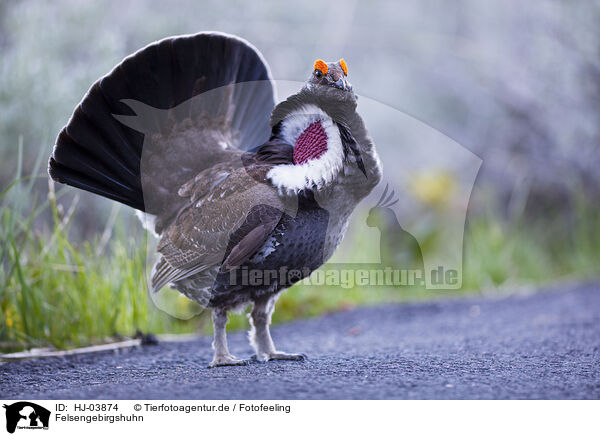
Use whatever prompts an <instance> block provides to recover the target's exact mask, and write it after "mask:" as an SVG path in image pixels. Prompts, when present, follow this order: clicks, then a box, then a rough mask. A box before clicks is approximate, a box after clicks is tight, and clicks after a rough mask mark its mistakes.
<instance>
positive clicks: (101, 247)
mask: <svg viewBox="0 0 600 436" xmlns="http://www.w3.org/2000/svg"><path fill="white" fill-rule="evenodd" d="M19 150H22V147H19ZM20 156H21V153H19V165H18V166H17V168H21V164H20V162H21V158H20ZM39 167H40V162H38V163H37V164H36V169H35V172H34V174H36V173H39ZM39 178H41V179H45V178H46V176H45V175H42V176H39ZM39 178H37V179H38V182H39ZM16 180H17V181H16V182H14V183H13V184H11V185H10V186H8V187H7V188H5V189H4V190H3V191H1V192H0V224H1V227H0V240H1V242H2V243H1V245H0V259H1V263H0V307H1V308H2V311H1V318H0V349H2V350H4V351H8V350H17V349H22V348H27V347H39V346H54V347H57V348H69V347H74V346H81V345H86V344H90V343H99V342H106V341H110V340H113V339H114V338H118V337H119V336H120V335H133V334H134V332H136V331H137V330H140V331H143V332H152V333H189V332H195V331H201V332H205V333H209V332H210V323H209V322H208V317H207V313H206V312H203V313H201V314H200V316H196V317H192V318H191V319H189V320H184V319H179V318H177V317H172V316H169V315H168V314H167V313H166V312H170V313H179V314H183V315H187V314H188V312H190V311H192V310H193V309H194V307H193V305H192V304H190V303H189V302H188V300H186V299H185V298H184V297H182V296H180V295H179V294H178V293H177V292H175V291H164V290H163V291H162V292H161V293H160V301H161V307H165V308H166V309H167V310H166V311H163V310H160V309H158V308H157V306H156V305H155V304H154V303H153V302H152V301H151V299H150V298H149V296H148V292H147V285H146V276H147V256H146V244H145V241H144V239H143V238H144V236H142V235H143V232H133V233H132V232H131V230H130V229H131V228H136V229H139V225H138V224H137V223H136V222H134V220H135V217H133V215H132V214H129V213H124V212H123V211H125V210H126V208H122V209H121V208H119V207H118V206H115V209H114V210H113V213H112V218H111V219H109V222H108V224H107V228H106V230H105V231H104V232H103V233H102V234H100V235H98V236H97V237H95V238H93V239H91V240H88V241H85V242H82V243H79V244H75V243H73V242H72V241H71V238H70V237H69V228H70V226H71V223H72V222H73V221H75V220H77V206H76V204H71V205H70V206H69V207H67V208H66V209H67V210H66V211H62V209H61V208H60V207H59V206H58V205H57V199H56V198H57V197H60V196H61V194H62V193H63V192H65V190H61V191H59V192H57V193H56V194H55V193H54V189H53V185H51V187H50V190H49V192H50V194H49V195H48V196H47V198H42V199H35V196H34V194H33V193H34V192H36V189H34V183H35V182H36V178H34V177H23V176H22V174H21V173H20V170H17V174H16ZM66 189H69V188H66ZM44 214H46V216H51V218H50V219H49V220H45V221H44V222H43V223H41V224H40V223H39V222H37V221H39V219H40V217H42V216H43V215H44ZM491 216H492V214H490V215H488V216H479V217H476V218H473V219H471V220H470V222H469V224H468V226H467V230H466V233H465V244H464V266H463V289H462V290H461V291H460V292H463V293H464V292H481V290H485V289H502V288H507V289H511V288H512V287H514V286H515V285H531V284H536V285H537V284H543V283H550V282H553V281H556V280H565V279H568V280H574V279H583V278H589V277H598V276H599V275H600V270H599V265H600V211H599V210H598V209H597V208H593V207H591V206H589V205H588V204H586V202H585V201H583V200H581V201H579V202H578V204H577V205H576V206H575V207H574V208H573V210H572V211H571V213H570V214H568V215H565V214H562V215H557V216H553V217H552V216H548V217H545V218H540V219H538V220H536V221H535V222H532V221H530V220H526V219H516V220H515V219H513V220H498V219H496V218H491ZM48 223H49V226H48ZM44 224H45V225H44ZM45 227H46V228H45ZM440 295H447V293H440V292H439V291H427V290H424V289H419V288H411V287H397V288H393V287H373V288H370V289H364V288H352V289H342V288H340V287H334V288H332V287H327V286H314V285H313V286H305V285H303V284H298V285H296V286H294V287H293V288H292V289H290V290H289V291H287V292H285V293H284V294H283V296H282V297H281V298H280V300H279V302H278V303H277V310H276V311H275V315H274V319H273V320H274V322H276V323H277V322H283V321H289V320H292V319H296V318H304V317H311V316H317V315H319V314H322V313H326V312H330V311H337V310H343V309H345V308H349V307H354V306H358V305H371V304H382V303H385V302H402V301H414V300H423V299H431V298H436V297H439V296H440ZM180 318H181V316H180ZM247 325H248V323H247V320H246V318H245V316H244V315H243V314H242V315H233V316H232V317H231V322H230V328H232V329H236V328H246V327H247Z"/></svg>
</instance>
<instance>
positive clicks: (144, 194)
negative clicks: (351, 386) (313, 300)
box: [48, 32, 382, 367]
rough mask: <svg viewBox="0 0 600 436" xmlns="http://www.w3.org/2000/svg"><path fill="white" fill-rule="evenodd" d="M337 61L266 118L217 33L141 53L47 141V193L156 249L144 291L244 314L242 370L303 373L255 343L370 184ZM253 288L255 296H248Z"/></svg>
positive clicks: (258, 64) (363, 145) (217, 357)
mask: <svg viewBox="0 0 600 436" xmlns="http://www.w3.org/2000/svg"><path fill="white" fill-rule="evenodd" d="M356 109H357V96H356V94H355V92H354V90H353V87H352V85H351V84H350V82H349V81H348V66H347V64H346V62H345V61H344V60H343V59H340V60H339V61H335V62H325V61H323V60H321V59H319V60H317V61H315V62H314V64H313V68H312V71H311V73H310V76H309V78H308V80H307V81H306V82H305V83H304V84H303V85H302V86H301V88H300V89H299V90H298V91H297V92H296V93H294V94H292V95H290V96H289V97H288V98H286V99H284V100H282V101H281V102H279V103H277V102H276V91H275V81H274V80H273V78H272V76H271V72H270V69H269V66H268V65H267V63H266V61H265V59H264V57H263V55H262V54H261V53H260V52H259V51H258V49H257V48H256V47H254V46H253V45H252V44H250V43H249V42H248V41H246V40H244V39H242V38H240V37H237V36H235V35H230V34H225V33H221V32H200V33H196V34H192V35H181V36H173V37H168V38H165V39H162V40H160V41H157V42H154V43H152V44H150V45H148V46H146V47H144V48H142V49H140V50H138V51H137V52H135V53H133V54H132V55H130V56H128V57H126V58H125V59H124V60H123V61H122V62H121V63H119V64H118V65H116V66H115V67H114V68H113V69H112V71H110V72H109V73H108V74H106V75H105V76H103V77H102V78H100V79H99V80H98V81H96V82H95V83H94V84H93V85H92V86H91V88H90V89H89V91H88V92H87V93H86V95H85V96H84V97H83V99H82V101H81V102H80V103H79V105H78V106H77V107H76V108H75V110H74V112H73V114H72V115H71V118H70V119H69V121H68V123H67V124H66V126H65V127H64V128H63V129H62V130H61V131H60V133H59V134H58V136H57V139H56V142H55V145H54V148H53V151H52V155H51V156H50V159H49V164H48V172H49V176H50V177H51V179H53V180H54V181H56V182H58V183H64V184H67V185H70V186H73V187H76V188H80V189H83V190H87V191H90V192H93V193H96V194H99V195H101V196H104V197H107V198H109V199H112V200H115V201H118V202H121V203H123V204H126V205H128V206H130V207H132V208H134V209H136V211H137V212H138V213H139V215H140V217H141V218H142V219H143V222H144V223H145V226H146V227H147V228H148V230H149V231H151V232H152V233H153V234H154V235H156V237H157V238H158V243H157V247H156V250H157V253H156V254H157V261H156V264H155V266H154V268H153V271H152V278H151V283H150V288H151V291H152V292H157V291H159V290H160V289H162V288H163V287H164V286H170V287H172V288H174V289H176V290H178V291H179V292H181V293H182V294H183V295H185V296H186V297H188V298H189V299H191V300H193V301H195V302H198V303H200V304H201V305H202V306H203V307H205V308H207V309H210V310H212V314H211V317H212V323H213V329H214V340H213V344H212V347H213V350H214V356H213V359H212V361H211V362H210V364H209V367H217V366H227V365H245V364H247V363H248V360H247V359H238V358H236V357H235V356H234V355H232V354H231V353H230V351H229V347H228V343H227V335H226V325H227V322H228V313H230V312H239V311H242V310H244V309H246V308H247V307H249V306H251V307H252V309H251V311H250V313H249V315H248V316H249V320H250V325H251V330H250V334H249V338H250V343H251V345H252V347H253V348H254V351H255V355H254V356H253V358H254V359H256V360H258V361H260V362H267V361H270V360H304V359H305V358H306V356H305V355H303V354H302V353H285V352H283V351H279V350H278V349H277V348H276V347H275V345H274V343H273V340H272V337H271V334H270V323H271V316H272V313H273V310H274V306H275V302H276V300H277V298H278V297H279V295H280V293H281V292H282V291H283V290H285V289H287V288H289V287H291V286H292V285H293V284H294V283H296V282H297V281H299V280H301V279H303V278H305V277H307V276H309V275H310V274H311V273H312V271H314V270H315V269H317V268H319V267H320V266H321V265H323V264H324V263H325V262H326V261H327V260H328V259H329V258H330V257H331V255H332V254H333V253H334V251H335V250H336V249H337V247H338V246H339V244H340V242H341V241H342V238H343V236H344V234H345V232H346V229H347V227H348V222H349V218H350V216H351V214H352V212H353V210H354V208H355V207H356V205H357V204H358V203H359V202H360V201H361V200H362V199H363V198H365V197H366V196H367V195H368V194H369V193H370V192H371V191H372V190H373V188H374V187H375V186H376V185H377V184H378V183H379V182H380V180H381V178H382V165H381V162H380V159H379V157H378V155H377V152H376V149H375V144H374V142H373V140H372V139H371V137H370V136H369V133H368V131H367V129H366V126H365V124H364V121H363V119H362V118H361V116H360V115H359V114H358V113H357V110H356ZM257 277H258V278H259V280H257Z"/></svg>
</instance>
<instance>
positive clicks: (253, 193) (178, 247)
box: [152, 166, 291, 290]
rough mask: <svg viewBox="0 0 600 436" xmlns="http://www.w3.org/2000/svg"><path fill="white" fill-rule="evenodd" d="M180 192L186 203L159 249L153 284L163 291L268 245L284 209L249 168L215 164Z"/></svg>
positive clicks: (240, 260)
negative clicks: (263, 245)
mask: <svg viewBox="0 0 600 436" xmlns="http://www.w3.org/2000/svg"><path fill="white" fill-rule="evenodd" d="M180 193H181V194H182V195H184V196H186V197H187V199H188V203H187V205H186V206H185V207H184V208H183V209H181V211H180V212H179V215H178V216H177V217H176V218H175V219H174V220H173V221H172V223H171V224H170V225H169V226H168V227H167V228H166V229H165V231H164V233H163V236H162V237H161V239H160V241H159V244H158V247H157V250H158V251H159V252H160V254H161V255H162V256H163V259H164V261H165V262H162V263H160V264H159V265H158V267H157V269H156V271H155V274H154V276H153V278H152V288H153V289H154V290H158V289H160V288H161V287H162V286H164V285H166V284H168V283H171V282H173V281H177V280H181V279H183V278H186V277H189V276H191V275H193V274H196V273H198V272H201V271H203V270H205V269H207V268H209V267H211V266H215V265H220V264H221V263H223V261H224V259H225V258H226V257H227V255H228V256H229V257H227V261H226V262H225V263H226V266H225V268H227V269H229V268H233V267H235V266H237V265H240V264H241V263H243V261H244V260H245V259H247V258H248V257H250V256H251V255H252V254H254V253H255V252H256V251H257V250H258V249H259V248H260V246H261V245H262V244H263V243H264V241H265V240H266V238H267V237H268V235H269V233H270V232H271V231H272V230H273V228H274V227H275V226H276V225H277V222H279V219H280V218H281V215H282V214H283V213H284V211H290V210H291V208H290V206H289V205H286V204H284V202H283V201H282V200H281V198H280V197H279V196H278V195H277V192H276V191H275V190H274V189H273V188H272V187H271V186H269V185H266V184H264V183H260V182H257V181H256V180H255V179H254V178H252V177H251V176H249V174H248V171H247V169H246V168H243V167H238V168H231V167H230V168H229V170H227V168H226V167H225V166H220V167H219V168H210V169H209V170H205V171H203V172H202V173H200V174H199V175H198V176H197V177H195V178H194V179H193V180H191V181H190V182H188V183H186V184H185V185H184V186H183V187H182V188H181V189H180Z"/></svg>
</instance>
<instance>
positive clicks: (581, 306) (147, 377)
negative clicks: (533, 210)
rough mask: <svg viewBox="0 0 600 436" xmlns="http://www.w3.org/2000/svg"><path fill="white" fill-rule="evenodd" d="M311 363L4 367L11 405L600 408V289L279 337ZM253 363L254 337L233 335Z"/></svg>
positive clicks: (318, 323) (121, 360)
mask: <svg viewBox="0 0 600 436" xmlns="http://www.w3.org/2000/svg"><path fill="white" fill-rule="evenodd" d="M273 337H274V339H275V343H276V344H278V346H279V347H280V348H281V349H282V350H285V351H290V352H298V351H301V352H304V353H306V354H307V355H308V357H309V360H308V361H305V362H268V363H266V364H260V363H254V364H251V365H248V366H245V367H222V368H215V369H208V368H207V365H208V363H209V361H210V359H211V349H210V342H211V339H210V338H208V337H206V338H201V339H198V340H194V341H190V342H180V343H161V344H160V345H155V346H144V347H140V348H137V349H132V350H129V351H126V352H121V353H119V354H115V353H100V354H92V355H82V356H73V357H67V358H45V359H37V360H27V361H11V362H8V363H4V364H2V365H0V375H1V377H0V397H2V398H5V399H25V398H27V399H39V398H45V399H116V398H119V399H383V398H385V399H394V398H400V399H402V398H405V399H492V398H496V399H501V398H513V399H525V398H531V399H534V398H546V399H575V398H581V399H583V398H593V399H598V398H600V283H592V284H585V285H578V286H572V287H570V288H569V289H564V287H563V289H554V290H546V291H543V292H537V293H534V294H531V295H525V296H524V295H520V296H512V297H508V298H502V299H468V300H466V299H460V300H448V301H441V302H436V303H426V304H411V305H390V306H386V307H377V308H360V309H356V310H351V311H347V312H340V313H335V314H331V315H327V316H323V317H321V318H318V319H310V320H303V321H298V322H293V323H290V324H286V325H282V326H277V327H275V328H274V329H273ZM230 348H231V350H232V352H233V353H234V354H236V355H237V356H238V357H242V356H249V355H250V354H251V349H250V347H249V345H248V344H247V341H246V337H245V333H242V332H239V333H234V334H231V335H230Z"/></svg>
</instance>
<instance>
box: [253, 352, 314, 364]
mask: <svg viewBox="0 0 600 436" xmlns="http://www.w3.org/2000/svg"><path fill="white" fill-rule="evenodd" d="M251 359H252V360H253V361H256V362H260V363H266V362H268V361H270V360H295V361H298V362H300V361H305V360H308V357H306V354H302V353H283V352H275V353H270V354H263V355H261V357H260V358H259V357H258V356H257V355H256V354H254V355H253V356H252V357H251Z"/></svg>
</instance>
